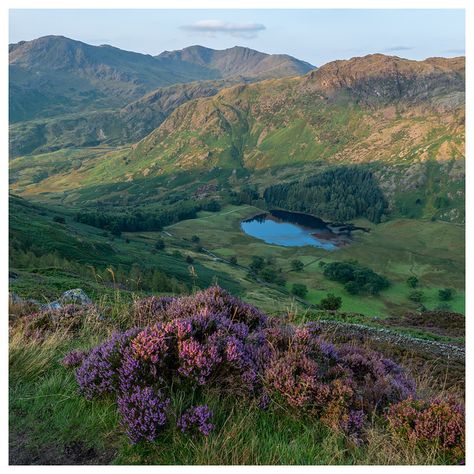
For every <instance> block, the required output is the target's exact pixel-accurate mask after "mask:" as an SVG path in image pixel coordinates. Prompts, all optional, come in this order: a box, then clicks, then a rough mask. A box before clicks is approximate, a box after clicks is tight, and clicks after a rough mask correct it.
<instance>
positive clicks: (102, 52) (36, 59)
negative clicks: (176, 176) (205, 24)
mask: <svg viewBox="0 0 474 474" xmlns="http://www.w3.org/2000/svg"><path fill="white" fill-rule="evenodd" d="M212 51H214V53H215V54H217V55H219V57H220V58H221V59H222V58H225V56H226V54H228V53H226V52H225V50H224V51H223V52H218V51H217V50H212ZM239 51H240V50H239ZM248 51H252V53H251V55H252V56H253V57H256V58H260V59H259V61H257V62H256V63H255V62H254V63H252V64H253V66H254V68H253V69H252V67H247V68H245V67H243V66H242V61H240V69H239V68H234V69H233V73H234V72H235V73H236V74H237V73H243V72H245V73H246V74H248V75H249V77H252V78H253V79H258V78H266V77H281V76H285V75H295V74H297V73H299V72H300V69H298V68H297V66H298V65H299V66H300V67H301V68H303V69H301V71H304V72H306V69H307V68H308V67H309V66H304V67H303V66H302V65H303V64H304V65H306V63H304V62H299V60H297V59H295V58H291V57H289V56H288V57H287V58H285V59H282V58H279V59H278V58H277V59H276V60H275V58H273V59H271V60H268V58H272V56H271V55H270V56H269V55H265V53H260V52H258V51H253V50H248ZM265 61H267V62H266V63H265ZM275 61H277V62H276V63H275ZM224 62H225V61H224ZM230 62H233V63H235V64H237V63H236V61H235V57H234V58H232V60H230V59H228V60H227V63H230ZM261 63H263V64H261ZM300 63H301V64H300ZM9 66H10V122H11V123H14V122H19V121H25V120H30V119H35V118H41V117H53V116H58V115H61V114H64V113H71V111H74V112H78V111H82V110H91V109H92V108H93V109H95V110H97V109H106V108H110V107H113V108H115V107H123V106H125V105H126V104H127V103H128V102H131V101H133V100H137V99H138V98H140V97H141V96H143V95H145V94H147V93H148V92H151V91H152V90H154V89H156V88H157V87H163V86H169V85H173V84H177V83H187V82H193V81H196V80H215V79H222V78H224V77H230V76H231V75H232V74H231V73H230V72H229V71H230V70H228V69H226V70H225V71H224V70H222V71H221V70H219V68H218V67H215V66H216V65H215V64H214V65H213V67H208V66H204V65H201V64H198V63H197V62H190V61H185V60H181V59H179V58H177V57H172V56H169V55H168V56H167V55H166V54H164V55H158V56H151V55H148V54H141V53H136V52H131V51H125V50H121V49H119V48H116V47H114V46H110V45H102V46H93V45H89V44H87V43H84V42H82V41H76V40H72V39H70V38H66V37H64V36H54V35H50V36H44V37H41V38H37V39H35V40H32V41H21V42H19V43H16V44H10V45H9ZM217 66H218V65H217ZM257 66H258V67H257ZM222 67H224V66H222ZM234 75H235V74H234Z"/></svg>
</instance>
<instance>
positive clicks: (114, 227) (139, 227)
mask: <svg viewBox="0 0 474 474" xmlns="http://www.w3.org/2000/svg"><path fill="white" fill-rule="evenodd" d="M220 209H221V207H220V204H219V203H218V202H217V201H214V200H210V201H199V202H192V201H182V202H180V203H176V204H173V205H169V206H167V207H164V208H163V209H160V210H153V211H150V210H140V209H135V210H128V209H120V210H119V211H114V212H106V211H101V210H99V209H95V210H88V211H81V212H78V213H76V216H75V220H76V221H77V222H82V223H83V224H87V225H91V226H94V227H98V228H100V229H105V230H108V231H110V232H111V233H112V234H113V235H120V234H121V232H139V231H159V230H161V229H162V228H163V227H164V226H167V225H170V224H174V223H175V222H179V221H182V220H185V219H194V218H195V217H196V215H197V213H198V212H199V211H211V212H217V211H219V210H220Z"/></svg>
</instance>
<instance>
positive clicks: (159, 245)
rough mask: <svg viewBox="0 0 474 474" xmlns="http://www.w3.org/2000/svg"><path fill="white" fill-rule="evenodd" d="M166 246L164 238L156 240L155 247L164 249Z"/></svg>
mask: <svg viewBox="0 0 474 474" xmlns="http://www.w3.org/2000/svg"><path fill="white" fill-rule="evenodd" d="M164 248H165V241H164V240H163V239H158V240H157V241H156V242H155V249H156V250H164Z"/></svg>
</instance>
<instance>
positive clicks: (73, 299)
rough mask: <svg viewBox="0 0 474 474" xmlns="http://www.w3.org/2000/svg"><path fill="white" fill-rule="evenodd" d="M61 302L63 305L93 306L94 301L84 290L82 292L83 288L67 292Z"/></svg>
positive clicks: (60, 299)
mask: <svg viewBox="0 0 474 474" xmlns="http://www.w3.org/2000/svg"><path fill="white" fill-rule="evenodd" d="M59 301H60V303H61V304H78V305H86V304H92V300H91V299H90V298H89V297H88V296H87V295H86V293H85V292H84V290H81V288H74V289H73V290H67V291H65V292H64V293H63V294H62V296H61V298H59Z"/></svg>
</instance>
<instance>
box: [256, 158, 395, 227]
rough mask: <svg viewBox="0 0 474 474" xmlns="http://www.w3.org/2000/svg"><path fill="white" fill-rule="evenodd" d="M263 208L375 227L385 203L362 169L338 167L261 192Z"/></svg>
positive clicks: (385, 207)
mask: <svg viewBox="0 0 474 474" xmlns="http://www.w3.org/2000/svg"><path fill="white" fill-rule="evenodd" d="M263 198H264V199H265V202H266V203H267V204H270V205H272V206H278V207H281V208H284V209H289V210H292V211H298V212H306V213H310V214H315V215H319V216H325V217H330V218H331V219H334V220H337V221H345V220H349V219H354V218H356V217H365V218H367V219H369V220H370V221H372V222H375V223H379V222H381V220H382V219H383V216H384V215H385V214H386V212H387V209H388V203H387V200H386V199H385V197H384V195H383V193H382V191H381V189H380V188H379V186H378V184H377V182H376V180H375V178H374V176H373V174H372V173H371V172H370V171H368V170H365V169H361V168H357V167H348V166H342V167H338V168H335V169H332V170H328V171H325V172H323V173H320V174H318V175H316V176H312V177H309V178H306V179H304V180H301V181H295V182H291V183H284V184H277V185H274V186H270V187H268V188H266V189H265V191H264V193H263Z"/></svg>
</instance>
